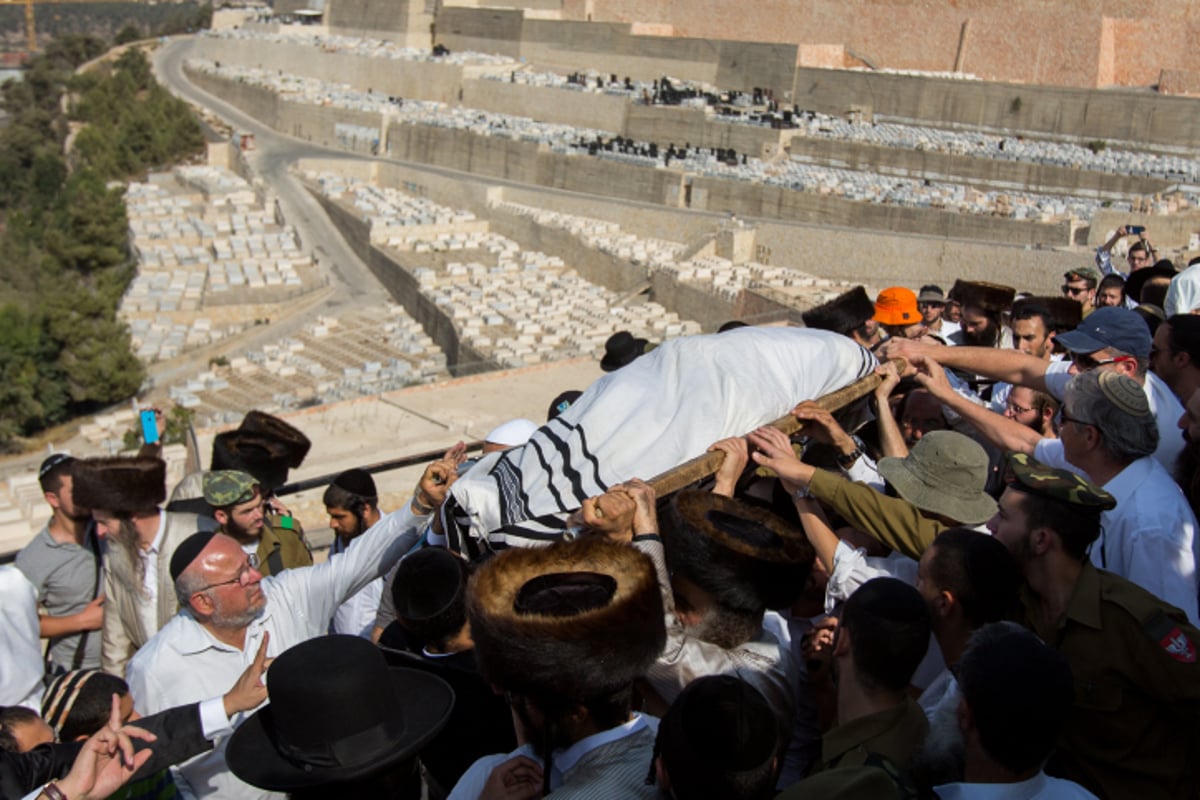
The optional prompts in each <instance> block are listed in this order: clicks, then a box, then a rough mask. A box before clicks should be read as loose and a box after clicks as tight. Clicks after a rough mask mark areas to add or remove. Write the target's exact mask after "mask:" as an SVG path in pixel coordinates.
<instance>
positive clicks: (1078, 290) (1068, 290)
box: [1059, 283, 1090, 297]
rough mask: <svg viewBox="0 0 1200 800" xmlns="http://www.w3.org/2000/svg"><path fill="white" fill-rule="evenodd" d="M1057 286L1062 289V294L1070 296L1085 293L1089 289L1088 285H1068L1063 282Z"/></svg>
mask: <svg viewBox="0 0 1200 800" xmlns="http://www.w3.org/2000/svg"><path fill="white" fill-rule="evenodd" d="M1059 288H1061V289H1062V293H1063V294H1065V295H1070V296H1071V297H1075V296H1077V295H1081V294H1085V293H1086V292H1088V291H1090V287H1088V286H1068V285H1067V284H1065V283H1064V284H1063V285H1062V286H1061V287H1059Z"/></svg>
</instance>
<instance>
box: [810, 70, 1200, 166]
mask: <svg viewBox="0 0 1200 800" xmlns="http://www.w3.org/2000/svg"><path fill="white" fill-rule="evenodd" d="M794 97H795V102H796V103H798V104H799V105H800V107H801V108H809V109H812V110H814V111H821V112H824V113H827V114H836V115H841V114H844V113H846V112H847V111H848V110H850V109H863V110H865V111H866V112H867V113H870V114H874V116H875V118H876V119H880V118H882V119H887V120H893V121H901V122H918V123H921V124H929V125H935V126H939V127H970V128H984V129H990V130H995V131H1024V132H1028V133H1044V134H1053V135H1056V136H1066V137H1074V138H1076V139H1079V140H1083V141H1088V140H1097V139H1098V140H1102V141H1106V142H1108V143H1109V144H1112V143H1114V142H1130V143H1132V144H1133V145H1134V146H1135V147H1144V146H1145V145H1148V144H1149V145H1168V146H1186V147H1197V146H1200V101H1197V100H1195V99H1192V98H1187V97H1167V96H1163V95H1160V94H1156V93H1154V92H1146V91H1136V90H1132V89H1109V90H1107V91H1098V90H1089V89H1069V88H1058V87H1049V86H1023V85H1017V84H1004V83H983V82H980V81H962V80H953V79H949V78H928V77H915V76H909V75H883V74H878V73H871V72H858V71H848V70H826V69H807V68H801V69H798V70H797V71H796V85H795V92H794Z"/></svg>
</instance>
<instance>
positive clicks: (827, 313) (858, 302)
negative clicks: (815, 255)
mask: <svg viewBox="0 0 1200 800" xmlns="http://www.w3.org/2000/svg"><path fill="white" fill-rule="evenodd" d="M873 316H875V301H874V300H872V299H871V297H870V296H869V295H868V294H867V290H866V289H864V288H863V287H862V286H855V287H854V288H853V289H851V290H850V291H848V292H843V293H842V294H840V295H838V296H837V297H835V298H833V299H832V300H830V301H829V302H827V303H823V304H821V305H819V306H816V307H815V308H810V309H809V310H808V311H805V312H803V313H802V314H801V315H800V319H802V320H804V324H805V325H806V326H807V327H809V328H816V329H818V330H823V331H833V332H834V333H840V334H842V335H843V336H849V335H850V331H852V330H854V329H855V328H858V327H859V326H861V325H862V324H863V323H865V322H866V321H867V320H869V319H870V318H871V317H873Z"/></svg>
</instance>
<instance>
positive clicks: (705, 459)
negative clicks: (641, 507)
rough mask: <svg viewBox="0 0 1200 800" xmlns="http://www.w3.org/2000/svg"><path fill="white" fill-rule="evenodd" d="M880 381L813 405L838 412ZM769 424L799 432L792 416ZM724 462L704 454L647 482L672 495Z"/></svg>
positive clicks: (717, 454) (864, 381) (867, 380)
mask: <svg viewBox="0 0 1200 800" xmlns="http://www.w3.org/2000/svg"><path fill="white" fill-rule="evenodd" d="M893 361H894V362H895V363H896V366H897V367H898V368H900V367H902V366H903V363H904V362H903V359H893ZM880 380H882V379H881V378H880V377H879V376H878V375H876V374H874V373H872V374H870V375H867V376H866V377H864V378H859V379H858V380H856V381H855V382H854V383H852V384H850V385H849V386H843V387H842V388H841V389H838V390H837V391H835V392H830V393H829V394H827V395H823V396H821V397H818V398H817V401H816V402H817V404H818V405H819V406H821V408H824V409H825V410H826V411H837V410H838V409H841V408H843V407H845V406H848V405H850V404H851V403H853V402H854V401H855V400H858V399H859V398H861V397H866V396H867V395H868V394H870V393H871V392H873V391H875V387H876V386H878V385H879V382H880ZM768 424H769V425H770V426H771V427H772V428H778V429H779V430H781V431H783V432H784V433H786V434H787V435H788V436H791V435H792V434H793V433H795V432H796V431H798V430H800V420H798V419H796V418H795V417H793V416H792V415H791V414H787V415H785V416H782V417H780V418H779V419H777V420H775V421H774V422H770V423H768ZM724 460H725V454H724V453H723V452H721V451H720V450H715V451H713V452H711V453H704V454H702V455H699V456H696V457H695V458H693V459H691V460H690V461H685V462H683V463H682V464H680V465H679V466H677V467H672V468H671V469H669V470H667V471H666V472H663V473H661V474H659V475H655V476H654V477H653V478H651V479H650V480H648V481H646V482H647V483H649V484H650V485H651V486H653V487H654V493H655V495H657V496H658V497H663V496H665V495H668V494H670V493H671V492H677V491H679V490H680V489H682V488H684V487H685V486H690V485H691V484H693V483H695V482H696V481H699V480H703V479H705V478H707V477H709V476H710V475H715V474H716V472H717V470H719V469H720V468H721V462H723V461H724Z"/></svg>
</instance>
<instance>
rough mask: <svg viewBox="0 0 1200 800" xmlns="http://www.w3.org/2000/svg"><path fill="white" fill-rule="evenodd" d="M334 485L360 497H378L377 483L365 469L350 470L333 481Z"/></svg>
mask: <svg viewBox="0 0 1200 800" xmlns="http://www.w3.org/2000/svg"><path fill="white" fill-rule="evenodd" d="M333 485H334V486H336V487H338V488H339V489H345V490H346V491H347V492H349V493H350V494H354V495H358V496H359V497H378V496H379V491H378V490H377V489H376V488H375V481H374V479H372V478H371V473H369V472H367V471H366V470H365V469H358V468H355V469H348V470H346V471H345V472H343V473H342V474H341V475H338V476H337V477H336V478H334V479H333Z"/></svg>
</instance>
